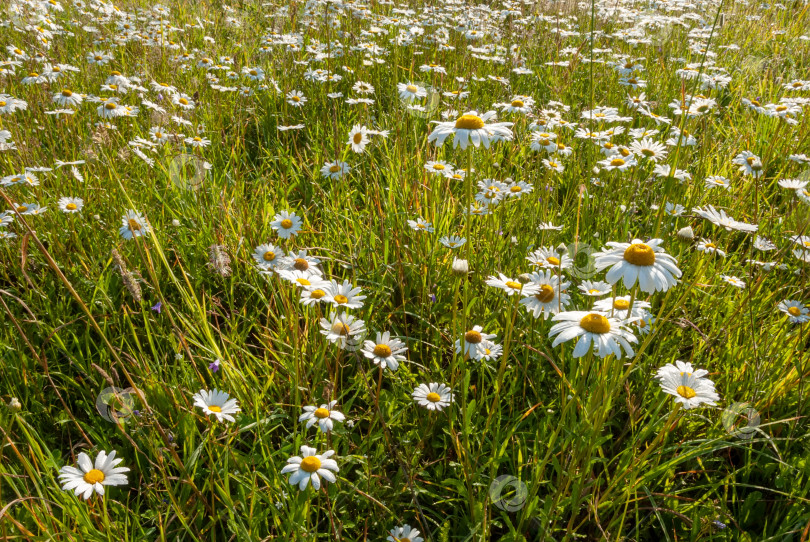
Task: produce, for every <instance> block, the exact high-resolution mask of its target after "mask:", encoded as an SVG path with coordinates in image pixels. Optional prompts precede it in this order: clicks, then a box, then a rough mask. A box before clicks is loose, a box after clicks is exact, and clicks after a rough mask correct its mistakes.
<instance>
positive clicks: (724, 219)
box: [692, 205, 759, 232]
mask: <svg viewBox="0 0 810 542" xmlns="http://www.w3.org/2000/svg"><path fill="white" fill-rule="evenodd" d="M692 212H693V213H695V214H696V215H698V216H702V217H703V218H705V219H706V220H708V221H709V222H711V223H712V224H714V225H715V226H722V227H724V228H725V229H726V230H728V231H731V230H737V231H744V232H755V231H757V230H758V229H759V226H756V225H752V224H746V223H745V222H739V221H737V220H734V219H733V218H731V217H730V216H728V215H727V214H726V212H725V211H723V210H722V209H721V210H719V211H718V210H717V209H715V208H714V206H712V205H709V206H707V207H706V208H705V209H701V208H700V207H695V208H694V209H692Z"/></svg>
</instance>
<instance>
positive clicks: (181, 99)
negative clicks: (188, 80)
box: [177, 98, 188, 105]
mask: <svg viewBox="0 0 810 542" xmlns="http://www.w3.org/2000/svg"><path fill="white" fill-rule="evenodd" d="M177 101H178V102H180V103H181V104H183V105H188V100H186V99H185V98H180V99H179V100H177Z"/></svg>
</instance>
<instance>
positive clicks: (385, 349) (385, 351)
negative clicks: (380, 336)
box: [374, 344, 391, 358]
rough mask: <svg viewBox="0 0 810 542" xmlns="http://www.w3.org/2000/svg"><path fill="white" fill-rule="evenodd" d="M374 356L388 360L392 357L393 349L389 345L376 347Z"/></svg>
mask: <svg viewBox="0 0 810 542" xmlns="http://www.w3.org/2000/svg"><path fill="white" fill-rule="evenodd" d="M374 355H375V356H377V357H380V358H387V357H388V356H390V355H391V347H390V346H388V345H387V344H378V345H377V346H375V347H374Z"/></svg>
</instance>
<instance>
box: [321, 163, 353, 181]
mask: <svg viewBox="0 0 810 542" xmlns="http://www.w3.org/2000/svg"><path fill="white" fill-rule="evenodd" d="M351 169H352V168H351V167H349V164H347V163H346V162H341V161H340V160H335V161H334V162H327V163H326V164H324V166H323V167H322V168H321V175H323V176H324V177H328V178H330V179H340V178H341V177H343V176H344V175H346V174H347V173H349V171H351Z"/></svg>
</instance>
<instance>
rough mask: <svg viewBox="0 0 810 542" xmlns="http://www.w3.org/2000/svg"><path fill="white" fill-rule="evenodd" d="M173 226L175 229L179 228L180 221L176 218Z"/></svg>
mask: <svg viewBox="0 0 810 542" xmlns="http://www.w3.org/2000/svg"><path fill="white" fill-rule="evenodd" d="M172 226H174V227H175V228H179V227H180V221H179V220H177V219H176V218H175V219H174V220H172Z"/></svg>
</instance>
